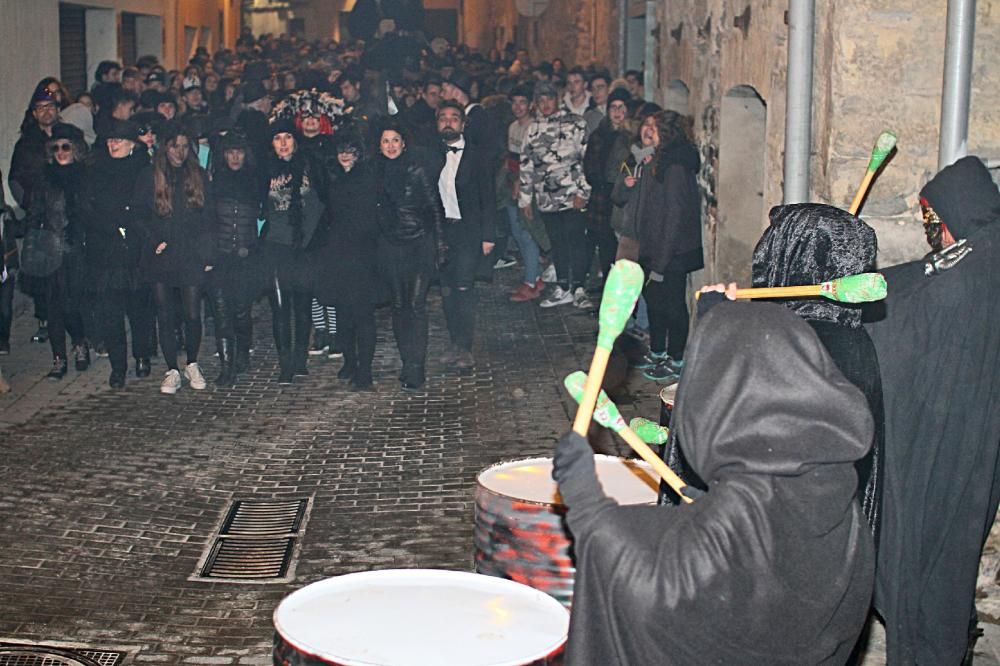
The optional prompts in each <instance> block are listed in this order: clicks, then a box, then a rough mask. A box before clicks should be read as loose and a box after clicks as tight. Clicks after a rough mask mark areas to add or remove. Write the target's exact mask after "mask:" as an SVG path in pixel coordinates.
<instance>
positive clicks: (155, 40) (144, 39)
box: [135, 16, 163, 60]
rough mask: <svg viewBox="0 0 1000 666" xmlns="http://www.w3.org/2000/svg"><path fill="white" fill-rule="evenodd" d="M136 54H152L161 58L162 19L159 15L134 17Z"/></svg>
mask: <svg viewBox="0 0 1000 666" xmlns="http://www.w3.org/2000/svg"><path fill="white" fill-rule="evenodd" d="M135 50H136V55H138V56H144V55H154V56H156V57H157V58H158V59H160V60H163V19H162V18H161V17H159V16H136V17H135Z"/></svg>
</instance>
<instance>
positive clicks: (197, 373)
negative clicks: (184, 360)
mask: <svg viewBox="0 0 1000 666" xmlns="http://www.w3.org/2000/svg"><path fill="white" fill-rule="evenodd" d="M184 377H185V378H186V379H187V380H188V384H190V385H191V388H193V389H194V390H195V391H200V390H202V389H203V388H205V386H207V384H206V383H205V378H204V377H203V376H202V374H201V368H199V367H198V364H197V363H188V364H187V366H185V368H184Z"/></svg>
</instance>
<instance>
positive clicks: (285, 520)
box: [219, 500, 308, 537]
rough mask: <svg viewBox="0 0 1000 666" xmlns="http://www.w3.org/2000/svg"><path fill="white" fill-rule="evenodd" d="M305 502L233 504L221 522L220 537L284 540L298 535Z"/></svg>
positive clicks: (243, 502) (238, 502)
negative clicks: (273, 537) (282, 538)
mask: <svg viewBox="0 0 1000 666" xmlns="http://www.w3.org/2000/svg"><path fill="white" fill-rule="evenodd" d="M307 503H308V502H307V500H293V501H290V502H246V501H239V500H238V501H236V502H233V506H232V507H231V508H230V509H229V513H228V514H227V515H226V519H225V520H224V521H223V522H222V529H221V530H219V533H220V536H248V537H259V536H287V535H292V534H295V533H296V532H298V531H299V527H300V526H301V524H302V518H303V516H304V515H305V512H306V505H307Z"/></svg>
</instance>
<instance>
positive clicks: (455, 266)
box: [437, 100, 497, 368]
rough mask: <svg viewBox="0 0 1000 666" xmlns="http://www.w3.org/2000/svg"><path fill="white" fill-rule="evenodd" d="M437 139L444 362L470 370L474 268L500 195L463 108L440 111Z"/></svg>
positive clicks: (487, 247)
mask: <svg viewBox="0 0 1000 666" xmlns="http://www.w3.org/2000/svg"><path fill="white" fill-rule="evenodd" d="M437 129H438V135H439V136H440V137H441V141H442V143H443V151H442V159H441V160H440V166H441V169H440V176H439V178H438V190H439V191H440V193H441V203H442V204H443V205H444V217H445V224H444V230H443V234H442V236H443V237H442V238H440V239H438V246H439V248H440V252H441V253H442V256H440V257H439V258H438V259H439V264H440V266H441V275H440V277H441V295H442V301H443V303H444V315H445V320H446V322H447V325H448V335H449V338H450V340H451V343H450V345H449V348H448V350H447V351H446V352H445V354H444V355H443V356H442V358H441V361H442V363H444V364H445V365H446V366H452V365H453V366H455V367H457V368H471V367H472V366H473V365H474V363H475V360H474V358H473V355H472V343H473V336H474V332H475V323H476V295H475V276H476V267H477V265H478V264H479V262H480V261H482V260H483V257H484V256H485V255H488V254H489V253H490V251H491V250H492V249H493V240H494V237H495V236H494V234H495V233H496V229H495V227H496V214H497V211H496V191H495V187H496V186H495V184H494V181H493V178H492V175H491V174H492V171H491V170H490V168H489V157H488V156H487V154H486V152H485V151H484V150H483V148H482V147H480V146H478V145H476V144H468V143H466V141H465V137H464V136H463V132H464V130H465V109H464V108H462V105H461V104H460V103H458V102H455V101H453V100H448V101H445V102H442V103H441V106H440V107H439V108H438V111H437Z"/></svg>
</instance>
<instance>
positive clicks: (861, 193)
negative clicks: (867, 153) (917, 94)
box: [850, 130, 896, 215]
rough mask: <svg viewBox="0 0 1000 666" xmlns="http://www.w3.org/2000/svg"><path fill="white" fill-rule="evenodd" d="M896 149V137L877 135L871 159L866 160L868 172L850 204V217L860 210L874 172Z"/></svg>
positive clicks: (891, 134)
mask: <svg viewBox="0 0 1000 666" xmlns="http://www.w3.org/2000/svg"><path fill="white" fill-rule="evenodd" d="M895 147H896V135H895V134H893V133H892V132H890V131H889V130H886V131H884V132H882V133H881V134H879V135H878V140H877V141H875V147H874V148H872V156H871V159H870V160H868V170H867V171H866V172H865V179H864V180H862V181H861V187H859V188H858V193H857V194H855V195H854V202H853V203H851V208H850V211H851V215H857V214H858V209H859V208H861V202H862V201H864V198H865V194H867V193H868V188H869V187H871V184H872V178H874V177H875V172H876V171H878V170H879V167H881V166H882V163H883V162H885V158H886V157H888V156H889V153H891V152H892V149H893V148H895Z"/></svg>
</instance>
